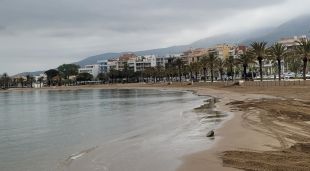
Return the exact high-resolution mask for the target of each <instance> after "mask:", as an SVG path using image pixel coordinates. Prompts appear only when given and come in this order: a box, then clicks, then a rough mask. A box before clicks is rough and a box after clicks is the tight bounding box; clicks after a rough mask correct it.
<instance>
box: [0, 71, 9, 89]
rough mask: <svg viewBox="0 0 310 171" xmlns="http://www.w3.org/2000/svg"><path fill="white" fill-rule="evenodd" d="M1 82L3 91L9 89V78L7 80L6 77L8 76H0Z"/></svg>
mask: <svg viewBox="0 0 310 171" xmlns="http://www.w3.org/2000/svg"><path fill="white" fill-rule="evenodd" d="M1 79H2V81H3V89H7V88H9V81H10V78H9V76H8V74H7V73H4V74H3V75H2V78H1Z"/></svg>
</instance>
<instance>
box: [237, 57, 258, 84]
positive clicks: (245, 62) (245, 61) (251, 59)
mask: <svg viewBox="0 0 310 171" xmlns="http://www.w3.org/2000/svg"><path fill="white" fill-rule="evenodd" d="M236 62H237V63H238V64H241V65H242V67H243V78H244V80H246V75H247V68H248V67H249V64H252V63H255V58H254V57H253V56H252V55H251V54H250V53H248V52H245V53H244V54H241V55H239V56H238V58H237V59H236Z"/></svg>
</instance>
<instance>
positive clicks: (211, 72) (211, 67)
mask: <svg viewBox="0 0 310 171" xmlns="http://www.w3.org/2000/svg"><path fill="white" fill-rule="evenodd" d="M213 74H214V73H213V67H211V82H212V83H213Z"/></svg>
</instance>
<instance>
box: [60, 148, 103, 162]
mask: <svg viewBox="0 0 310 171" xmlns="http://www.w3.org/2000/svg"><path fill="white" fill-rule="evenodd" d="M96 148H97V146H96V147H92V148H89V149H86V150H83V151H81V152H79V153H76V154H72V155H70V156H69V157H68V158H67V159H66V160H65V162H64V164H65V165H70V164H71V163H72V162H73V161H74V160H77V159H79V158H81V157H83V156H84V155H85V154H88V153H90V152H91V151H93V150H95V149H96Z"/></svg>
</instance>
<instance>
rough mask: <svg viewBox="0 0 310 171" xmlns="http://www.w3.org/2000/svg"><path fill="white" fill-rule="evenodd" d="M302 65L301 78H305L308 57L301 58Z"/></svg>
mask: <svg viewBox="0 0 310 171" xmlns="http://www.w3.org/2000/svg"><path fill="white" fill-rule="evenodd" d="M303 62H304V66H303V79H304V80H306V79H307V78H306V73H307V63H308V58H307V57H304V59H303Z"/></svg>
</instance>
